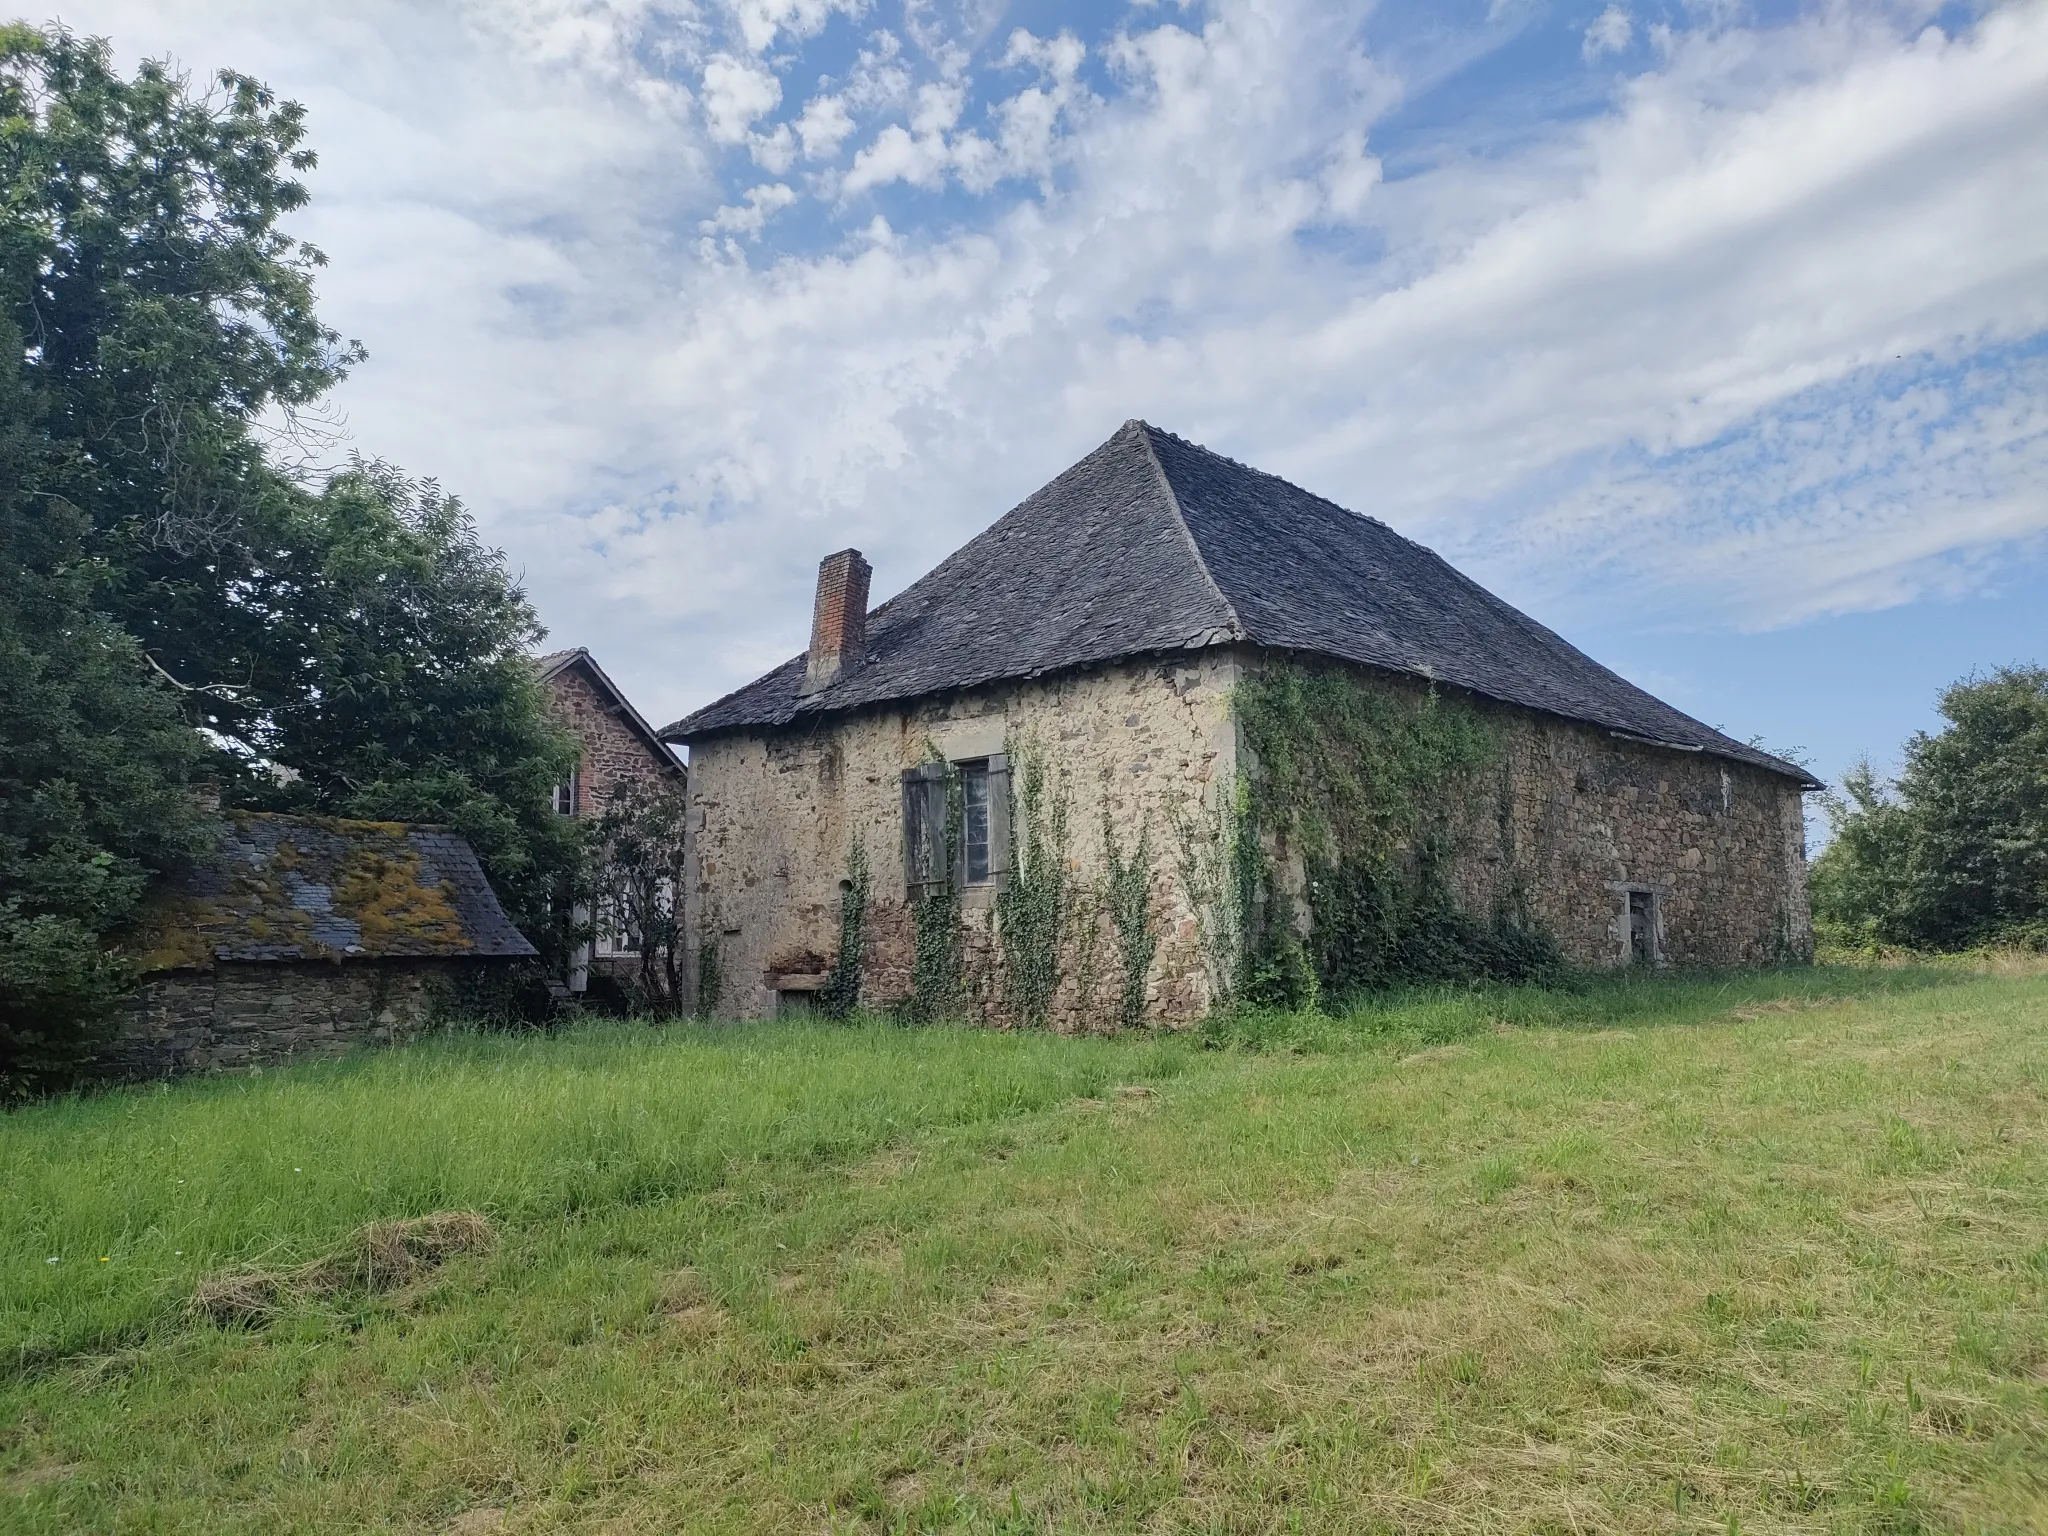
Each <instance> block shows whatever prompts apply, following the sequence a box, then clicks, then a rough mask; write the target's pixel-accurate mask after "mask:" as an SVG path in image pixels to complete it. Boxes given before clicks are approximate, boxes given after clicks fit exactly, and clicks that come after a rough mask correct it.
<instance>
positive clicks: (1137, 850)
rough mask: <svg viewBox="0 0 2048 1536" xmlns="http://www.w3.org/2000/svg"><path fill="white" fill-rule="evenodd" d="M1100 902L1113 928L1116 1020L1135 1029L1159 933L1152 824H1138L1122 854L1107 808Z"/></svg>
mask: <svg viewBox="0 0 2048 1536" xmlns="http://www.w3.org/2000/svg"><path fill="white" fill-rule="evenodd" d="M1102 859H1103V864H1104V865H1105V872H1104V875H1103V886H1102V899H1103V905H1104V906H1105V907H1107V908H1108V909H1109V919H1110V922H1111V923H1112V924H1113V925H1114V926H1115V928H1116V938H1117V958H1118V960H1119V961H1120V962H1121V967H1120V968H1121V970H1122V973H1123V986H1122V989H1121V990H1120V991H1119V992H1118V994H1117V1024H1118V1026H1119V1027H1120V1028H1123V1029H1136V1028H1137V1027H1138V1026H1139V1025H1141V1024H1143V1023H1144V1022H1145V979H1146V977H1147V975H1148V974H1149V973H1150V972H1151V969H1152V956H1153V955H1154V953H1156V952H1157V950H1158V948H1159V935H1158V933H1157V932H1156V931H1155V930H1154V928H1153V926H1152V827H1151V824H1150V822H1148V821H1140V822H1139V824H1138V842H1137V846H1136V847H1134V848H1133V849H1132V850H1131V852H1130V856H1129V857H1128V858H1126V857H1125V856H1124V853H1123V850H1122V849H1121V848H1119V847H1118V846H1117V840H1116V827H1115V826H1114V825H1113V824H1112V823H1111V821H1110V819H1109V811H1108V810H1107V808H1105V809H1104V810H1103V813H1102Z"/></svg>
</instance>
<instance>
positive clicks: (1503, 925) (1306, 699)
mask: <svg viewBox="0 0 2048 1536" xmlns="http://www.w3.org/2000/svg"><path fill="white" fill-rule="evenodd" d="M1234 704H1235V707H1236V711H1237V719H1238V723H1239V726H1240V729H1241V731H1242V733H1243V739H1244V742H1245V745H1246V747H1247V748H1248V749H1249V751H1250V756H1251V764H1250V768H1251V771H1250V772H1248V773H1247V774H1246V775H1245V777H1244V781H1243V784H1242V786H1241V789H1240V792H1239V795H1238V797H1237V804H1236V807H1235V814H1234V816H1233V821H1234V823H1235V824H1234V825H1233V827H1232V828H1231V829H1230V833H1229V837H1230V858H1229V864H1230V869H1231V874H1232V879H1231V882H1230V883H1231V885H1232V887H1233V890H1234V899H1235V901H1236V903H1237V906H1236V911H1237V912H1238V914H1239V915H1240V919H1241V922H1242V928H1243V936H1242V946H1241V949H1240V954H1241V956H1242V961H1241V966H1240V970H1239V974H1238V978H1237V985H1236V988H1235V990H1236V992H1237V994H1238V996H1240V997H1241V998H1242V999H1243V1000H1244V1001H1246V1002H1249V1003H1253V1004H1259V1005H1265V1006H1282V1007H1295V1008H1301V1007H1312V1006H1314V1005H1315V1003H1316V1002H1317V1001H1318V999H1319V998H1320V997H1321V996H1322V995H1325V994H1330V995H1342V994H1345V993H1350V992H1355V991H1360V990H1365V989H1369V988H1374V987H1383V986H1388V985H1396V984H1402V983H1412V982H1426V981H1447V980H1454V981H1470V980H1479V979H1483V978H1488V977H1500V978H1520V977H1525V976H1528V975H1530V974H1533V973H1535V972H1537V971H1540V970H1543V969H1545V968H1548V967H1549V966H1552V965H1554V964H1555V963H1556V962H1557V958H1558V951H1557V946H1556V945H1555V943H1554V942H1553V941H1552V940H1551V939H1550V938H1549V937H1548V935H1546V934H1544V933H1543V932H1542V931H1541V930H1540V929H1539V928H1538V927H1537V926H1536V925H1535V924H1534V922H1533V921H1532V920H1531V918H1530V917H1529V913H1528V907H1527V902H1526V900H1525V899H1524V898H1523V895H1522V892H1521V891H1520V889H1519V887H1517V886H1515V885H1514V884H1512V883H1510V884H1509V885H1508V886H1507V887H1506V888H1505V889H1504V890H1503V891H1502V892H1501V894H1500V896H1499V898H1498V899H1497V900H1496V902H1495V903H1494V909H1493V911H1492V912H1490V913H1488V914H1486V915H1484V916H1480V915H1475V914H1472V913H1469V912H1467V911H1466V910H1464V908H1463V907H1462V906H1461V905H1460V903H1459V901H1458V898H1457V895H1456V893H1455V892H1454V891H1453V889H1452V887H1451V883H1450V880H1449V872H1450V868H1451V864H1452V861H1453V859H1454V858H1455V856H1456V854H1457V852H1458V842H1457V839H1458V836H1459V832H1460V828H1461V825H1462V824H1463V823H1464V822H1465V821H1466V820H1467V819H1469V818H1468V813H1469V812H1470V811H1471V810H1472V809H1473V808H1474V807H1475V806H1476V805H1478V804H1479V803H1480V799H1479V796H1480V792H1481V790H1482V788H1483V785H1484V783H1485V781H1486V779H1487V777H1488V773H1489V770H1493V769H1496V768H1498V767H1501V766H1503V765H1502V748H1501V744H1500V741H1499V739H1498V736H1497V734H1496V732H1495V731H1494V730H1493V729H1492V727H1491V726H1490V725H1489V724H1488V723H1487V721H1486V720H1484V719H1483V718H1482V717H1481V716H1480V715H1479V713H1478V712H1477V711H1476V710H1474V709H1473V708H1471V707H1470V706H1469V705H1467V704H1464V703H1462V702H1458V701H1454V700H1451V699H1447V698H1445V697H1444V696H1442V695H1440V694H1438V693H1436V692H1435V691H1434V690H1432V691H1430V692H1429V693H1427V694H1424V695H1421V696H1420V697H1416V696H1411V695H1407V694H1403V693H1397V692H1395V691H1393V690H1389V689H1383V688H1376V687H1373V686H1370V685H1368V684H1366V683H1364V682H1361V681H1360V680H1359V679H1357V678H1356V677H1353V676H1352V675H1350V674H1349V673H1346V672H1343V671H1340V670H1337V669H1334V668H1313V669H1311V668H1307V667H1302V666H1299V665H1292V664H1289V665H1281V666H1274V667H1269V668H1266V669H1264V670H1261V671H1259V672H1257V673H1254V674H1253V675H1251V676H1249V677H1247V678H1246V679H1245V680H1244V681H1243V682H1241V683H1240V684H1239V685H1238V688H1237V691H1236V695H1235V698H1234ZM1269 843H1270V844H1271V845H1273V846H1274V847H1276V848H1277V847H1278V846H1280V845H1282V844H1285V845H1286V846H1290V847H1292V848H1293V849H1294V850H1296V851H1298V852H1299V854H1300V856H1301V860H1302V866H1303V871H1304V873H1305V875H1306V890H1305V892H1304V893H1303V895H1304V896H1305V898H1306V903H1307V912H1306V914H1301V913H1299V912H1298V911H1297V910H1296V909H1295V907H1294V906H1293V903H1292V901H1291V900H1289V899H1287V898H1286V897H1285V896H1284V895H1283V893H1282V892H1281V891H1280V890H1279V889H1278V887H1277V886H1276V883H1275V881H1274V879H1273V872H1272V870H1271V869H1270V868H1268V867H1267V865H1268V859H1267V851H1268V845H1269ZM1304 915H1305V916H1306V918H1307V921H1306V922H1305V923H1304V922H1302V921H1300V918H1301V917H1302V916H1304Z"/></svg>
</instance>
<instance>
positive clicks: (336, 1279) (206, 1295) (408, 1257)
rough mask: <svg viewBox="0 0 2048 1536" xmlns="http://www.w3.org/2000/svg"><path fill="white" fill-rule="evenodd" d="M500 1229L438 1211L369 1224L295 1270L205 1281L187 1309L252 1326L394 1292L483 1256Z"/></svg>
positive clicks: (231, 1273)
mask: <svg viewBox="0 0 2048 1536" xmlns="http://www.w3.org/2000/svg"><path fill="white" fill-rule="evenodd" d="M497 1240H498V1234H497V1229H496V1228H494V1227H493V1226H492V1225H491V1224H490V1222H489V1221H487V1220H486V1219H485V1218H483V1217H482V1216H479V1215H477V1214H476V1213H475V1212H474V1211H436V1212H434V1213H433V1214H432V1215H429V1216H415V1217H412V1218H410V1219H409V1220H404V1221H373V1222H371V1223H370V1224H369V1225H368V1226H366V1227H363V1228H362V1229H360V1230H359V1231H358V1232H356V1234H355V1235H354V1236H353V1237H352V1238H351V1239H350V1240H349V1243H348V1246H347V1247H345V1248H343V1249H342V1250H341V1251H339V1252H337V1253H330V1254H328V1255H326V1256H325V1257H323V1258H318V1259H315V1260H313V1261H312V1262H311V1263H310V1264H301V1265H299V1266H298V1267H297V1268H295V1269H286V1270H266V1269H240V1270H228V1271H225V1272H223V1273H221V1274H218V1275H209V1276H208V1277H207V1278H206V1279H204V1280H202V1281H200V1282H199V1285H198V1288H197V1289H196V1290H194V1291H193V1293H192V1300H191V1303H190V1309H191V1311H193V1312H194V1313H196V1314H198V1315H200V1316H202V1317H206V1318H210V1319H211V1320H212V1321H214V1322H216V1323H220V1324H223V1325H225V1324H231V1323H242V1324H257V1323H264V1322H268V1321H269V1320H270V1319H271V1318H272V1317H275V1316H276V1315H277V1313H278V1311H279V1309H281V1308H282V1307H283V1306H284V1305H285V1304H286V1303H287V1302H289V1301H292V1300H294V1299H296V1298H305V1297H319V1296H332V1295H335V1294H337V1293H339V1292H342V1291H347V1290H356V1289H360V1290H365V1291H370V1292H373V1293H374V1292H380V1291H390V1290H395V1289H397V1288H398V1287H399V1286H401V1285H404V1284H406V1283H407V1282H409V1281H412V1280H416V1279H418V1278H419V1277H420V1276H421V1275H423V1274H426V1273H428V1272H430V1271H432V1270H436V1269H439V1268H440V1267H441V1266H442V1265H443V1264H445V1263H447V1262H448V1260H449V1259H451V1258H453V1257H455V1256H456V1255H457V1254H460V1253H484V1252H487V1251H488V1250H489V1249H490V1248H491V1247H492V1246H493V1245H494V1244H496V1242H497Z"/></svg>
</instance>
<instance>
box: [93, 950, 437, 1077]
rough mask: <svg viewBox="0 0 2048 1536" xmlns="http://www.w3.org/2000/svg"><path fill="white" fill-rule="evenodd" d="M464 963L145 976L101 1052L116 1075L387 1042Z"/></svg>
mask: <svg viewBox="0 0 2048 1536" xmlns="http://www.w3.org/2000/svg"><path fill="white" fill-rule="evenodd" d="M465 963H466V962H462V961H439V960H413V961H392V960H386V961H380V962H376V963H371V964H354V965H351V964H345V963H338V962H335V961H331V960H311V961H302V962H297V963H283V964H280V963H277V962H264V963H256V964H242V965H237V964H232V963H227V962H223V963H221V964H220V965H218V966H217V967H216V968H215V969H213V970H206V971H176V972H170V973H167V974H164V975H159V976H152V977H150V978H149V979H148V980H146V981H145V982H144V983H143V985H142V987H141V989H140V991H139V992H138V993H137V994H136V996H135V998H134V1000H133V1001H132V1002H131V1003H130V1005H129V1009H128V1014H127V1018H126V1020H125V1021H124V1025H123V1028H122V1031H121V1033H120V1035H119V1037H118V1038H117V1040H116V1041H115V1043H114V1045H113V1047H112V1048H111V1049H110V1050H109V1051H108V1052H107V1053H106V1054H105V1055H104V1056H103V1057H102V1058H101V1063H100V1066H101V1070H103V1071H104V1072H105V1073H106V1074H107V1075H108V1076H110V1077H115V1078H149V1077H166V1076H170V1075H173V1074H177V1073H184V1072H208V1071H224V1070H233V1069H236V1068H245V1067H256V1066H274V1065H279V1064H281V1063H284V1062H288V1061H306V1060H314V1059H318V1058H322V1057H329V1056H339V1055H342V1054H345V1053H346V1052H348V1051H350V1050H353V1049H354V1048H356V1047H357V1046H361V1045H389V1044H393V1043H395V1042H397V1041H400V1040H403V1039H405V1038H406V1037H407V1036H408V1035H410V1034H412V1033H414V1032H415V1031H417V1030H419V1029H420V1028H422V1027H424V1026H425V1025H426V1024H427V1022H428V1019H429V1015H430V1013H431V1011H432V998H433V990H434V987H435V984H436V981H437V979H438V978H441V977H444V976H452V975H453V974H455V973H457V972H458V971H459V970H461V969H462V968H463V966H464V965H465Z"/></svg>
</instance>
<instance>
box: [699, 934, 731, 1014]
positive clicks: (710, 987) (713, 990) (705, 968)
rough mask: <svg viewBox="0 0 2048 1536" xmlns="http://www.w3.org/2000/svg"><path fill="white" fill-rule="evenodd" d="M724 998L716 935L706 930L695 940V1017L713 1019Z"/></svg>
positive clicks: (722, 975) (722, 974) (722, 976)
mask: <svg viewBox="0 0 2048 1536" xmlns="http://www.w3.org/2000/svg"><path fill="white" fill-rule="evenodd" d="M724 998H725V972H724V967H723V964H722V963H721V961H720V959H719V954H718V935H717V934H715V933H711V932H706V933H704V934H703V935H701V936H700V937H699V938H698V940H697V1009H696V1013H697V1017H698V1018H700V1019H715V1018H717V1017H718V1005H719V1004H720V1003H721V1002H722V1001H723V1000H724Z"/></svg>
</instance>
